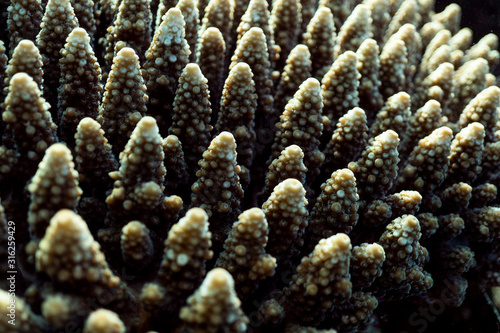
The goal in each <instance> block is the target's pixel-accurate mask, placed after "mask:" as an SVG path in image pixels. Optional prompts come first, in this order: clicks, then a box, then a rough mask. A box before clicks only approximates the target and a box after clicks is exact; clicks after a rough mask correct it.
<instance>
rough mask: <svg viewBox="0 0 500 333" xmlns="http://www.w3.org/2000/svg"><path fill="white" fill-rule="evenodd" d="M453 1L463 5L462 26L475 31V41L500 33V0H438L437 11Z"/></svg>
mask: <svg viewBox="0 0 500 333" xmlns="http://www.w3.org/2000/svg"><path fill="white" fill-rule="evenodd" d="M451 3H456V4H458V5H460V7H462V24H461V26H462V27H469V28H471V29H472V31H474V41H475V42H476V41H478V40H479V39H481V37H483V36H484V35H486V34H488V33H490V32H493V33H495V34H497V35H500V0H436V12H440V11H442V10H443V9H444V8H445V7H446V6H448V5H449V4H451Z"/></svg>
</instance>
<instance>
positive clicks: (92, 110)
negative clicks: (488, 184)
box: [57, 28, 102, 148]
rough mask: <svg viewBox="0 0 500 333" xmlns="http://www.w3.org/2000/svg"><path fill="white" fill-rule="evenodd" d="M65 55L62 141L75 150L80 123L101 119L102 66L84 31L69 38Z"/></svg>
mask: <svg viewBox="0 0 500 333" xmlns="http://www.w3.org/2000/svg"><path fill="white" fill-rule="evenodd" d="M61 56H62V57H61V59H60V60H59V65H60V68H61V78H60V79H59V85H60V87H59V91H58V103H57V108H58V111H57V112H58V117H57V118H58V119H60V127H59V130H60V139H61V141H64V142H66V144H67V145H68V146H70V147H71V148H73V147H74V146H75V140H74V139H75V138H74V136H75V132H76V127H77V126H78V123H79V122H80V120H82V119H83V118H85V117H91V118H94V119H95V118H96V117H97V114H98V108H99V101H100V99H101V92H102V84H101V83H100V81H101V67H100V66H99V63H98V62H97V58H96V57H95V55H94V52H93V50H92V47H91V46H90V37H89V35H88V34H87V32H86V31H85V30H84V29H82V28H76V29H74V30H73V31H72V32H71V33H70V34H69V35H68V38H67V39H66V44H65V45H64V48H63V49H61Z"/></svg>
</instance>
